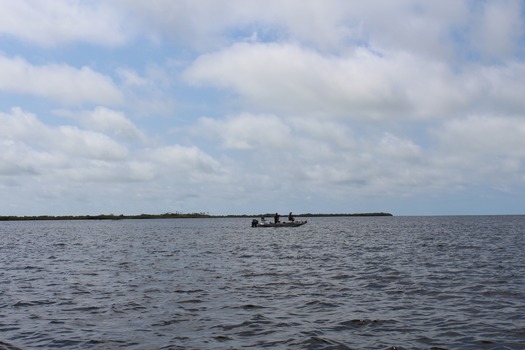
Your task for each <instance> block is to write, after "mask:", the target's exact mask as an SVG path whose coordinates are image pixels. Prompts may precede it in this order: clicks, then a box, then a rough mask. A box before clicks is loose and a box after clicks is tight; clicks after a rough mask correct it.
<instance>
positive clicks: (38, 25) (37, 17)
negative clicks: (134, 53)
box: [0, 0, 126, 46]
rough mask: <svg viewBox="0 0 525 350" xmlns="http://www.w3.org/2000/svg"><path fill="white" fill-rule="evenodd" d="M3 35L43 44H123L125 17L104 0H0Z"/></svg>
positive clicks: (0, 21)
mask: <svg viewBox="0 0 525 350" xmlns="http://www.w3.org/2000/svg"><path fill="white" fill-rule="evenodd" d="M0 8H2V11H1V12H0V35H1V34H4V35H6V34H7V35H10V36H13V37H15V38H19V39H22V40H26V41H29V42H33V43H36V44H38V45H42V46H53V45H57V44H62V43H69V42H78V41H84V42H89V43H94V44H102V45H122V44H123V43H124V42H125V41H126V35H125V34H126V33H125V32H124V30H123V28H122V26H123V23H122V18H121V17H120V16H119V15H118V14H117V13H116V12H115V11H114V10H113V9H112V8H111V7H110V6H107V5H106V4H105V2H98V1H91V2H89V3H88V2H79V1H71V0H54V1H38V0H37V1H34V0H17V1H10V0H0Z"/></svg>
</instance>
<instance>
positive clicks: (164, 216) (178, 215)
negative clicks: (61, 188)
mask: <svg viewBox="0 0 525 350" xmlns="http://www.w3.org/2000/svg"><path fill="white" fill-rule="evenodd" d="M262 216H266V217H273V216H274V214H271V213H266V214H257V215H244V214H242V215H210V214H206V213H191V214H183V213H165V214H140V215H114V214H109V215H106V214H101V215H60V216H52V215H40V216H0V221H39V220H125V219H126V220H129V219H133V220H136V219H138V220H141V219H142V220H144V219H217V218H254V217H256V218H260V217H262ZM294 216H296V217H340V216H393V215H392V214H390V213H382V212H381V213H354V214H312V213H307V214H294Z"/></svg>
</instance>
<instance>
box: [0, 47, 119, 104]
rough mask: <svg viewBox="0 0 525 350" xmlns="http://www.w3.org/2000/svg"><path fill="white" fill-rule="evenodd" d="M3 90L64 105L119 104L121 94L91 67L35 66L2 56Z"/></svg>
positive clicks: (1, 80)
mask: <svg viewBox="0 0 525 350" xmlns="http://www.w3.org/2000/svg"><path fill="white" fill-rule="evenodd" d="M0 90H3V91H6V92H14V93H20V94H30V95H36V96H39V97H45V98H50V99H53V100H56V101H58V102H61V103H65V104H82V103H102V104H118V103H121V102H122V98H123V96H122V94H121V92H120V91H119V89H118V88H117V87H116V86H115V85H114V84H113V82H112V80H111V78H109V77H107V76H104V75H102V74H100V73H97V72H95V71H93V70H92V69H90V68H89V67H82V68H80V69H77V68H74V67H72V66H69V65H67V64H47V65H42V66H35V65H32V64H30V63H29V62H27V61H26V60H24V59H23V58H20V57H17V58H8V57H6V56H4V55H2V54H0Z"/></svg>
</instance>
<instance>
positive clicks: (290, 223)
mask: <svg viewBox="0 0 525 350" xmlns="http://www.w3.org/2000/svg"><path fill="white" fill-rule="evenodd" d="M306 223H307V221H306V220H305V221H283V222H278V223H274V222H257V224H256V225H253V223H252V226H253V227H297V226H302V225H304V224H306Z"/></svg>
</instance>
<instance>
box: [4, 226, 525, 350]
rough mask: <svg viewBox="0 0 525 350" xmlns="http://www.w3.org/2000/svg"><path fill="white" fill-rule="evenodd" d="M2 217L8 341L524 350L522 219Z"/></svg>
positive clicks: (17, 345) (77, 345) (11, 345)
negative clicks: (255, 221)
mask: <svg viewBox="0 0 525 350" xmlns="http://www.w3.org/2000/svg"><path fill="white" fill-rule="evenodd" d="M250 221H251V219H175V220H171V219H165V220H121V221H47V222H46V221H39V222H0V237H1V240H0V349H35V348H45V349H52V348H67V349H115V348H123V349H242V348H259V349H260V348H272V349H525V276H524V275H525V234H524V233H525V216H493V217H490V216H480V217H363V218H359V217H347V218H309V222H308V224H306V225H304V226H301V227H296V228H277V229H276V228H251V227H250Z"/></svg>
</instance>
